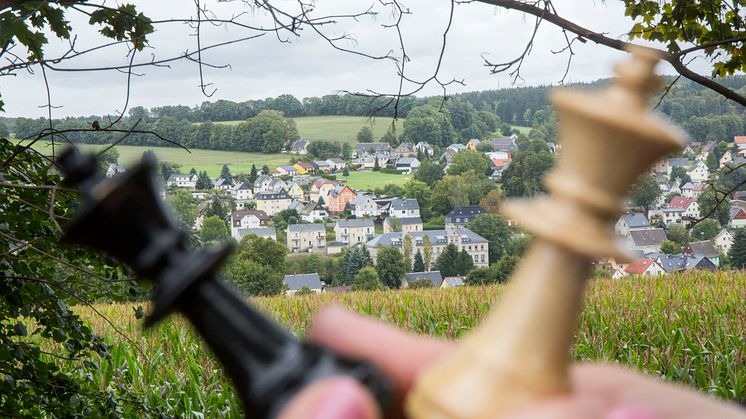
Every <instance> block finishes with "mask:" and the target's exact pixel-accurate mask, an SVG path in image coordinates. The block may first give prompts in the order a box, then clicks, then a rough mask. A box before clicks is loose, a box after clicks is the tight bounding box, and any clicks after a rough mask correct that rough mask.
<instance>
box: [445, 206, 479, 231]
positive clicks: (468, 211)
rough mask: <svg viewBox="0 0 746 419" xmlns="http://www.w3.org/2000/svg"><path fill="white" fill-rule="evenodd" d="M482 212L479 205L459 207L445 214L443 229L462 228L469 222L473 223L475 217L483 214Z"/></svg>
mask: <svg viewBox="0 0 746 419" xmlns="http://www.w3.org/2000/svg"><path fill="white" fill-rule="evenodd" d="M483 212H484V210H483V209H482V207H480V206H479V205H461V206H458V207H456V208H454V209H453V210H451V212H449V213H448V214H446V217H445V224H446V225H445V227H446V229H448V228H455V227H463V226H465V225H467V224H469V223H470V222H472V221H474V218H476V217H477V215H479V214H481V213H483Z"/></svg>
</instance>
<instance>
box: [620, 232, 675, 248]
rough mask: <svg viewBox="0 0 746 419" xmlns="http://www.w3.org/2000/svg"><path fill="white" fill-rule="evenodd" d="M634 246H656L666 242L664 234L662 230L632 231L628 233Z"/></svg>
mask: <svg viewBox="0 0 746 419" xmlns="http://www.w3.org/2000/svg"><path fill="white" fill-rule="evenodd" d="M629 235H630V237H631V238H632V242H633V243H634V244H635V246H658V245H660V244H661V243H662V242H663V241H664V240H667V239H668V238H667V237H666V232H665V231H663V229H662V228H651V229H647V230H632V231H630V232H629Z"/></svg>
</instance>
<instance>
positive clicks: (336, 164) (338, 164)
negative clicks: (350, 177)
mask: <svg viewBox="0 0 746 419" xmlns="http://www.w3.org/2000/svg"><path fill="white" fill-rule="evenodd" d="M326 162H327V163H329V167H330V168H331V171H332V172H338V171H340V170H344V168H345V167H347V163H345V161H344V160H342V159H340V158H337V157H333V158H331V159H327V160H326Z"/></svg>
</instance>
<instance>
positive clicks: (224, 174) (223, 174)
mask: <svg viewBox="0 0 746 419" xmlns="http://www.w3.org/2000/svg"><path fill="white" fill-rule="evenodd" d="M220 178H221V179H225V181H226V182H228V183H233V176H232V175H231V169H229V168H228V165H227V164H224V165H223V168H222V169H221V170H220Z"/></svg>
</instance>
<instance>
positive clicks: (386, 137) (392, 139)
mask: <svg viewBox="0 0 746 419" xmlns="http://www.w3.org/2000/svg"><path fill="white" fill-rule="evenodd" d="M358 142H362V141H360V140H358ZM381 142H382V143H389V144H390V145H391V147H398V146H399V139H398V138H397V137H396V126H395V125H394V124H390V125H389V128H388V129H387V130H386V133H385V134H383V137H381Z"/></svg>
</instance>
